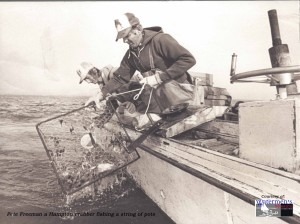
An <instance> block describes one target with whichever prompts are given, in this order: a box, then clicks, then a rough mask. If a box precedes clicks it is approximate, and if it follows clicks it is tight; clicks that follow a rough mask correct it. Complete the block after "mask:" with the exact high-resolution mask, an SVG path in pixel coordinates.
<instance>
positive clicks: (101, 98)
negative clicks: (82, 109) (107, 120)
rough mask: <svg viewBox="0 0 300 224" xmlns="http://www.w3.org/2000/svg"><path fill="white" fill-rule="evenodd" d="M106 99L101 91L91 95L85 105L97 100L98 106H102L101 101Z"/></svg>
mask: <svg viewBox="0 0 300 224" xmlns="http://www.w3.org/2000/svg"><path fill="white" fill-rule="evenodd" d="M103 99H104V97H103V93H102V92H101V91H99V92H98V93H97V94H96V95H94V96H91V97H90V98H89V99H88V100H87V101H86V102H85V104H84V105H85V106H87V105H89V104H91V103H93V102H95V104H96V106H97V108H100V101H102V100H103Z"/></svg>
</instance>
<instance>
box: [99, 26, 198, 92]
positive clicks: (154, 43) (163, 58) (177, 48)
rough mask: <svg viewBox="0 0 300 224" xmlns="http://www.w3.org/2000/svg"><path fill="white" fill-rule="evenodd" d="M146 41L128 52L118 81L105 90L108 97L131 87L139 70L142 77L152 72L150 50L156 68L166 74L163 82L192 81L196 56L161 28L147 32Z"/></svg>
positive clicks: (112, 80)
mask: <svg viewBox="0 0 300 224" xmlns="http://www.w3.org/2000/svg"><path fill="white" fill-rule="evenodd" d="M143 32H144V38H143V42H142V44H141V46H139V48H138V51H134V50H133V49H128V50H127V52H126V54H125V56H124V57H123V59H122V61H121V65H120V67H119V69H118V70H117V71H115V72H114V77H113V78H112V79H111V80H110V81H109V82H108V83H107V84H106V85H105V87H103V88H102V92H103V94H104V95H106V94H107V93H112V92H115V91H116V90H118V89H119V88H120V87H121V86H122V85H123V84H125V83H128V82H129V80H130V79H131V77H132V76H133V74H134V73H135V71H136V70H138V71H139V72H141V73H144V72H147V71H149V70H151V65H150V58H149V49H150V50H151V54H152V57H153V62H154V67H155V68H157V69H160V70H161V71H163V73H162V74H161V75H160V78H161V80H162V81H166V80H169V79H174V80H176V81H178V82H181V83H183V82H185V81H186V80H188V81H189V76H188V74H187V70H188V69H190V68H191V67H192V66H194V65H195V63H196V60H195V58H194V57H193V55H192V54H191V53H190V52H189V51H188V50H186V49H185V48H184V47H182V46H181V45H180V44H179V43H178V42H177V41H176V40H175V39H174V38H173V37H172V36H170V35H169V34H165V33H163V31H162V29H161V27H149V28H145V29H144V31H143Z"/></svg>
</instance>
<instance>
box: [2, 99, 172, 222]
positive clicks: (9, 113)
mask: <svg viewBox="0 0 300 224" xmlns="http://www.w3.org/2000/svg"><path fill="white" fill-rule="evenodd" d="M86 100H87V98H86V97H60V96H11V95H10V96H6V95H0V127H1V128H0V223H1V224H14V223H18V224H22V223H24V224H31V223H46V224H50V223H104V224H105V223H108V224H114V223H117V224H122V223H124V224H127V223H128V224H129V223H143V224H144V223H149V224H150V223H158V224H159V223H163V224H168V223H173V221H172V220H171V219H170V218H169V217H168V216H167V215H166V214H165V213H163V212H162V211H161V210H160V209H159V208H158V207H157V205H156V204H154V203H153V202H152V201H151V200H150V199H149V198H148V197H147V196H146V195H145V194H144V193H143V192H142V191H141V190H140V189H138V188H136V187H135V186H128V187H130V188H131V190H130V191H127V189H124V191H127V192H129V193H128V194H126V195H125V196H122V197H112V198H114V199H112V200H106V201H105V203H104V202H103V201H101V200H97V198H96V199H93V200H91V199H86V201H85V200H82V201H80V203H79V202H74V203H73V204H70V205H67V204H66V201H65V198H64V197H63V194H62V192H61V188H60V186H59V184H58V182H57V180H56V176H55V174H54V172H53V169H52V167H51V165H50V163H49V160H48V157H47V155H46V153H45V150H44V148H43V145H42V143H41V140H40V138H39V136H38V134H37V131H36V129H35V125H36V124H37V123H39V122H41V121H44V120H46V119H48V118H51V117H54V116H57V115H60V114H63V113H66V112H68V111H71V110H73V109H76V108H79V107H81V106H83V103H84V102H85V101H86ZM119 194H122V195H123V193H122V192H119ZM115 198H118V199H115ZM51 212H53V213H63V212H70V213H73V212H74V213H75V212H79V213H82V214H83V213H87V212H89V213H90V214H91V213H93V212H94V213H95V214H96V213H97V212H99V213H102V214H104V213H105V212H106V213H107V214H108V213H109V212H110V213H116V212H120V213H127V214H135V213H138V212H143V213H152V214H154V216H151V217H150V216H149V217H143V216H141V217H138V216H135V217H134V216H133V215H128V216H124V217H119V218H117V217H115V216H114V217H111V216H97V215H94V216H79V217H73V218H66V217H57V216H49V214H50V213H51ZM32 213H42V214H43V216H31V215H30V214H32ZM44 214H47V216H46V215H44Z"/></svg>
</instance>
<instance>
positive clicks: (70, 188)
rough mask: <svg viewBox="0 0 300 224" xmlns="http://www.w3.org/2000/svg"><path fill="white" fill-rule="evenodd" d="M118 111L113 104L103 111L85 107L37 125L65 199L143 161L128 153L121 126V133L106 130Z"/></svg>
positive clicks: (126, 140)
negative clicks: (124, 168) (66, 196)
mask: <svg viewBox="0 0 300 224" xmlns="http://www.w3.org/2000/svg"><path fill="white" fill-rule="evenodd" d="M114 113H115V109H114V107H113V104H112V102H111V101H108V102H107V103H106V105H105V104H104V102H102V107H101V109H97V108H96V107H95V106H85V107H81V108H78V109H75V110H72V111H70V112H67V113H65V114H62V115H59V116H56V117H53V118H50V119H47V120H45V121H42V122H40V123H38V124H37V125H36V129H37V132H38V134H39V137H40V139H41V141H42V143H43V146H44V148H45V150H46V154H47V156H48V158H49V160H50V162H51V165H52V167H53V170H54V172H55V175H56V177H57V179H58V182H59V185H60V186H61V189H62V192H63V193H64V194H65V195H71V194H73V193H75V192H77V191H79V190H81V189H83V188H85V187H87V186H89V185H91V184H93V183H95V182H96V181H98V180H100V179H102V178H104V177H106V176H109V175H112V174H113V173H115V172H117V171H118V170H120V169H122V168H123V167H125V166H127V165H129V164H131V163H132V162H134V161H136V160H137V159H139V158H140V156H139V154H138V152H137V151H136V150H131V151H129V150H128V148H127V145H129V144H130V143H131V142H132V141H131V139H130V137H129V136H128V134H127V132H126V129H125V128H124V127H123V126H122V124H121V123H119V126H120V129H119V132H118V133H115V132H112V131H109V130H107V129H105V127H104V125H105V124H106V123H107V122H109V120H110V119H111V118H112V117H113V115H114Z"/></svg>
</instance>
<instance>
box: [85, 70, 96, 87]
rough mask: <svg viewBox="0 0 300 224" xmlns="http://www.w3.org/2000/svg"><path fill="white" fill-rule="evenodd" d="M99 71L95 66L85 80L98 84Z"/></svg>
mask: <svg viewBox="0 0 300 224" xmlns="http://www.w3.org/2000/svg"><path fill="white" fill-rule="evenodd" d="M98 76H99V75H98V72H97V70H96V69H95V68H93V69H91V70H90V71H89V73H88V74H87V75H86V77H85V79H84V81H86V82H87V83H93V84H97V83H98V82H99V80H98V78H99V77H98Z"/></svg>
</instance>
